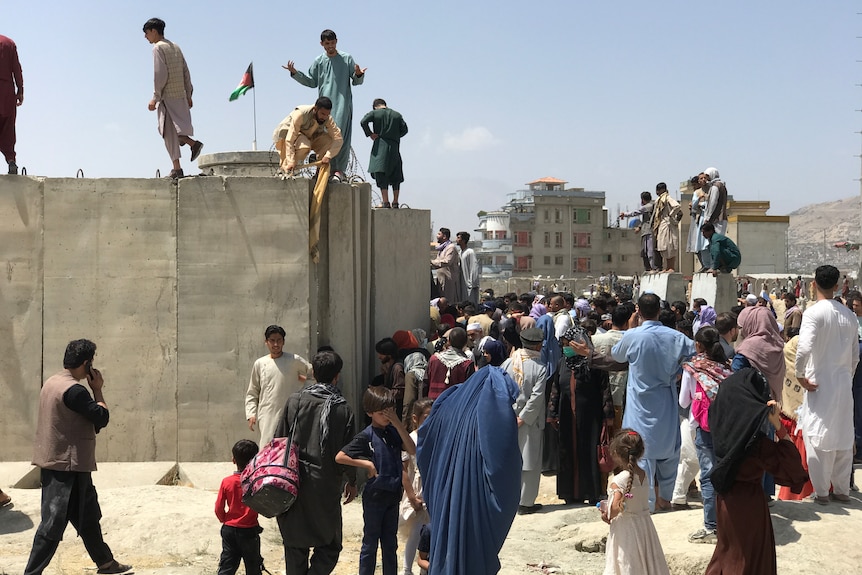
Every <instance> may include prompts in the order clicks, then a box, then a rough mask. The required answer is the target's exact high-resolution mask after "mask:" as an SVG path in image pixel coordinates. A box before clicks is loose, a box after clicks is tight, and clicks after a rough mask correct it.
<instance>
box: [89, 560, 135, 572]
mask: <svg viewBox="0 0 862 575" xmlns="http://www.w3.org/2000/svg"><path fill="white" fill-rule="evenodd" d="M131 570H132V566H131V565H123V564H122V563H120V562H118V561H117V560H116V559H114V560H113V561H111V562H110V563H109V564H108V566H107V567H100V568H99V569H98V570H97V571H96V573H125V572H126V571H131Z"/></svg>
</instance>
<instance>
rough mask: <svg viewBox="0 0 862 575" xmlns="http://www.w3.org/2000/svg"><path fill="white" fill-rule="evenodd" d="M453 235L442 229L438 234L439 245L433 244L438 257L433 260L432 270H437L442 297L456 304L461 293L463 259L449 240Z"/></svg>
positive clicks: (437, 279) (436, 274)
mask: <svg viewBox="0 0 862 575" xmlns="http://www.w3.org/2000/svg"><path fill="white" fill-rule="evenodd" d="M451 235H452V232H451V231H450V230H449V228H440V230H439V231H438V232H437V243H436V244H433V243H432V244H431V245H432V246H434V249H435V250H437V257H435V258H434V259H432V260H431V269H432V270H435V277H436V282H437V287H438V289H439V290H440V297H445V298H446V299H447V300H448V301H450V302H456V301H458V296H459V295H460V293H461V258H460V257H459V256H458V250H457V249H455V244H453V243H452V241H451V240H450V239H449V238H450V237H451Z"/></svg>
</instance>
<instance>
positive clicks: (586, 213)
mask: <svg viewBox="0 0 862 575" xmlns="http://www.w3.org/2000/svg"><path fill="white" fill-rule="evenodd" d="M592 221H593V211H592V210H590V209H588V208H574V209H573V210H572V223H574V224H588V223H590V222H592Z"/></svg>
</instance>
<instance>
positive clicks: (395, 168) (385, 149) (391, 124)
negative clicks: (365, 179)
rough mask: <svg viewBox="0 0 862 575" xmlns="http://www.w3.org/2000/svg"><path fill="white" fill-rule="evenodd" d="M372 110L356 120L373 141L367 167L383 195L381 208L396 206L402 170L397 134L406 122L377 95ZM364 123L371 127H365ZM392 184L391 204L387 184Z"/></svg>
mask: <svg viewBox="0 0 862 575" xmlns="http://www.w3.org/2000/svg"><path fill="white" fill-rule="evenodd" d="M372 107H373V108H374V109H373V110H372V111H370V112H368V113H367V114H365V116H364V117H363V118H362V121H361V122H359V124H360V125H361V126H362V131H363V132H365V135H366V136H368V137H369V138H371V139H372V140H373V141H374V144H372V146H371V161H370V162H369V163H368V171H369V172H371V175H372V176H373V177H374V181H375V182H377V185H378V187H379V188H380V194H381V195H382V196H383V207H384V208H389V207H392V208H397V207H398V194H399V192H400V191H401V182H403V181H404V171H403V170H402V166H401V138H403V137H404V135H405V134H407V122H405V121H404V118H402V117H401V114H399V113H398V112H396V111H395V110H392V109H390V108H387V107H386V100H384V99H383V98H377V99H376V100H374V103H373V104H372ZM368 124H371V125H372V128H371V129H369V128H368ZM390 185H391V186H392V204H390V203H389V186H390Z"/></svg>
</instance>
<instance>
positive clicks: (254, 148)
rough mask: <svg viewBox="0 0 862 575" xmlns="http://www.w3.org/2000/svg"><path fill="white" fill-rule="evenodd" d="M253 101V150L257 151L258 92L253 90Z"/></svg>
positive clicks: (252, 64) (252, 65) (252, 66)
mask: <svg viewBox="0 0 862 575" xmlns="http://www.w3.org/2000/svg"><path fill="white" fill-rule="evenodd" d="M251 69H252V74H254V62H252V63H251ZM251 91H252V95H251V97H252V101H253V102H254V105H253V110H254V140H252V142H251V149H252V150H257V90H255V89H254V88H252V90H251Z"/></svg>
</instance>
